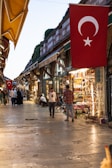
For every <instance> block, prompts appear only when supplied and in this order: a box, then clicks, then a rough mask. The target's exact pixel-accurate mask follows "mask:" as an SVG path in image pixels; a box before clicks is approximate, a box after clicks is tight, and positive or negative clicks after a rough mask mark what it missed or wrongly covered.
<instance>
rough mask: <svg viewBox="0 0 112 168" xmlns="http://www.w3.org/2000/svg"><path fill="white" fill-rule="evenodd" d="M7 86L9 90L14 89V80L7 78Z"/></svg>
mask: <svg viewBox="0 0 112 168" xmlns="http://www.w3.org/2000/svg"><path fill="white" fill-rule="evenodd" d="M6 86H7V89H8V90H11V89H12V80H6Z"/></svg>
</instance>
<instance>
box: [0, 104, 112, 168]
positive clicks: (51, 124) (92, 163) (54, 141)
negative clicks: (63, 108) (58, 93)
mask: <svg viewBox="0 0 112 168" xmlns="http://www.w3.org/2000/svg"><path fill="white" fill-rule="evenodd" d="M65 118H66V117H65V114H64V113H62V112H58V113H55V118H51V117H50V116H49V112H48V107H39V106H38V105H36V104H33V103H30V102H24V104H23V105H20V106H15V107H12V106H11V105H10V104H9V105H7V106H0V168H63V167H64V168H89V167H91V168H99V167H100V162H101V160H102V159H103V157H104V156H105V152H104V146H105V145H106V144H110V143H112V138H111V132H112V130H111V129H110V128H108V127H107V126H106V125H99V124H96V123H88V124H87V123H86V122H85V120H84V119H83V118H78V119H75V121H74V123H72V122H71V121H69V122H65V121H64V119H65Z"/></svg>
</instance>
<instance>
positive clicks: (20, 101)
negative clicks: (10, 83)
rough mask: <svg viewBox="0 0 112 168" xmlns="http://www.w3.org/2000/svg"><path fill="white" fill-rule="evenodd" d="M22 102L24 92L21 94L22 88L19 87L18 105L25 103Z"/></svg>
mask: <svg viewBox="0 0 112 168" xmlns="http://www.w3.org/2000/svg"><path fill="white" fill-rule="evenodd" d="M22 102H23V100H22V94H21V91H20V89H19V88H18V89H17V104H18V105H20V104H23V103H22Z"/></svg>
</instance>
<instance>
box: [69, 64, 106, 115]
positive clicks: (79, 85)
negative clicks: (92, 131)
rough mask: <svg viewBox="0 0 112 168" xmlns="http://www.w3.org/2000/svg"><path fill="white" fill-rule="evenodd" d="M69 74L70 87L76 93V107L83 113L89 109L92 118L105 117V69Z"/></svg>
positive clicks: (78, 71) (75, 71)
mask: <svg viewBox="0 0 112 168" xmlns="http://www.w3.org/2000/svg"><path fill="white" fill-rule="evenodd" d="M69 74H70V80H71V81H70V87H71V88H72V89H73V91H74V105H75V107H76V108H79V109H80V110H82V112H84V110H85V109H86V108H87V107H88V109H89V111H90V112H91V115H92V116H97V117H104V115H105V96H104V95H105V94H104V90H105V88H104V87H105V84H104V68H103V67H101V68H96V69H87V68H84V69H78V70H73V71H70V72H69ZM84 108H85V109H84Z"/></svg>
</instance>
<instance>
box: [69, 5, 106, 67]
mask: <svg viewBox="0 0 112 168" xmlns="http://www.w3.org/2000/svg"><path fill="white" fill-rule="evenodd" d="M69 10H70V11H69V14H70V40H71V57H72V67H73V68H87V67H88V68H89V67H100V66H106V64H107V52H106V47H107V24H108V12H109V8H108V7H104V6H89V5H88V6H85V5H73V4H70V8H69Z"/></svg>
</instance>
